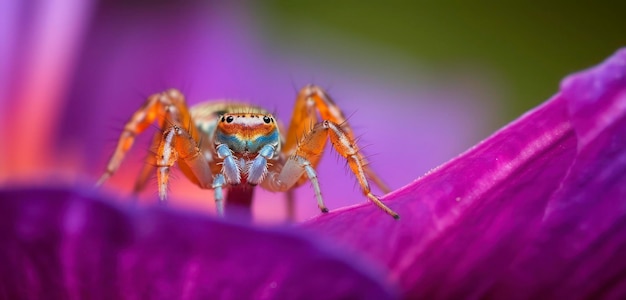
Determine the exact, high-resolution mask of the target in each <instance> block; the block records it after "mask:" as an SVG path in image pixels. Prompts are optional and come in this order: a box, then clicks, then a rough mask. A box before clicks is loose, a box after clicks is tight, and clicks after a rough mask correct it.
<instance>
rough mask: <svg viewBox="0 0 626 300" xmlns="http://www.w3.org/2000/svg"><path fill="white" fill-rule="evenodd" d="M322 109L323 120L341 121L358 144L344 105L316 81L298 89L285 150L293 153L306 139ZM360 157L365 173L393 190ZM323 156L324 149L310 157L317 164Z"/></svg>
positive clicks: (324, 141) (352, 139) (343, 129)
mask: <svg viewBox="0 0 626 300" xmlns="http://www.w3.org/2000/svg"><path fill="white" fill-rule="evenodd" d="M318 113H319V115H320V117H321V119H322V120H326V121H330V122H332V123H334V124H337V125H338V127H339V128H341V130H342V132H343V135H345V138H346V139H348V140H350V141H352V144H355V142H354V141H355V137H354V133H353V130H352V128H351V127H350V125H349V124H348V121H347V119H346V117H345V116H344V115H343V113H342V112H341V109H340V108H339V107H338V106H337V105H336V104H335V102H334V101H333V100H332V99H331V98H330V96H329V95H328V94H327V93H326V92H325V91H324V89H322V88H321V87H318V86H315V85H308V86H305V87H304V88H302V89H301V90H300V92H299V93H298V97H297V99H296V104H295V106H294V109H293V115H292V118H291V123H290V124H289V130H288V132H287V138H286V141H285V144H284V145H283V147H282V152H283V153H285V154H287V155H290V154H293V153H294V152H295V151H296V148H297V146H298V144H300V143H302V141H301V139H302V137H304V135H305V134H307V133H308V132H309V131H311V129H312V128H313V126H314V125H315V124H317V123H319V121H320V120H319V118H318ZM325 143H326V139H324V140H323V141H320V147H321V148H322V149H323V148H324V145H325ZM359 157H360V161H361V164H362V170H363V173H364V174H365V175H366V176H367V177H368V178H369V179H371V180H372V182H374V184H376V186H378V187H379V188H380V189H381V190H382V191H383V192H384V193H388V192H390V191H391V190H390V189H389V187H388V186H387V185H386V184H385V183H384V182H383V181H382V180H381V179H380V177H378V175H376V173H375V172H374V171H373V170H372V169H371V168H370V167H368V165H367V161H366V160H365V158H364V157H363V156H361V155H360V154H359ZM320 158H321V152H320V153H319V154H318V155H317V156H315V157H312V156H310V157H309V158H308V159H309V162H310V163H311V166H312V167H313V168H315V167H316V166H317V164H318V163H319V160H320ZM300 183H302V182H300Z"/></svg>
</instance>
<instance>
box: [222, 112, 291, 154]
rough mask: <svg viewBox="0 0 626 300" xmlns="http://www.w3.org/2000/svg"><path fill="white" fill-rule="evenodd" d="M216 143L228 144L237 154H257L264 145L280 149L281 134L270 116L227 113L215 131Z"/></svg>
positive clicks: (274, 120)
mask: <svg viewBox="0 0 626 300" xmlns="http://www.w3.org/2000/svg"><path fill="white" fill-rule="evenodd" d="M215 143H216V144H226V145H227V146H228V148H230V149H231V150H232V151H233V152H235V153H244V154H250V153H256V152H258V151H259V150H260V149H261V147H263V146H264V145H267V144H270V145H273V146H274V147H275V148H278V146H279V143H280V133H279V132H278V125H277V124H276V119H274V117H273V116H272V115H270V114H257V113H226V114H223V115H222V116H221V117H220V119H219V120H218V123H217V128H216V129H215Z"/></svg>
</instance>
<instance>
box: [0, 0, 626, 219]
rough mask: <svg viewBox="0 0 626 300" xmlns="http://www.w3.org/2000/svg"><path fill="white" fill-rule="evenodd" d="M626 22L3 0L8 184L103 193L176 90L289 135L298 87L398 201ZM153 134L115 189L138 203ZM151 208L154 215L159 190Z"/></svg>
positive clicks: (194, 193) (618, 38) (618, 7)
mask: <svg viewBox="0 0 626 300" xmlns="http://www.w3.org/2000/svg"><path fill="white" fill-rule="evenodd" d="M624 11H626V5H625V4H623V3H617V1H615V3H609V2H607V3H602V2H594V3H592V4H585V3H582V2H581V3H570V2H568V1H556V2H555V1H546V2H542V3H531V2H528V3H506V4H503V3H497V2H496V3H472V4H471V5H470V4H465V2H462V1H458V2H456V1H439V2H432V1H431V2H426V1H424V2H422V1H417V2H410V3H409V2H408V1H407V2H406V3H404V2H384V3H383V2H380V3H368V4H367V5H366V4H363V3H362V2H357V1H258V2H252V1H249V2H241V1H239V2H238V1H231V2H227V1H172V0H168V1H165V0H160V1H140V0H131V1H114V0H109V1H95V0H75V1H64V0H49V1H45V0H42V1H34V0H30V1H19V0H7V1H2V2H0V126H1V127H0V184H1V185H3V186H15V185H24V184H31V183H37V184H41V183H53V184H56V183H65V184H67V183H74V182H82V183H84V184H87V185H90V184H93V183H94V182H95V181H96V180H97V178H98V177H99V176H100V174H101V172H102V171H103V170H104V166H105V164H106V161H107V160H108V158H109V155H110V154H111V153H112V151H113V149H114V147H115V143H116V139H117V137H118V135H119V133H120V132H121V129H122V127H123V124H124V122H125V121H126V120H127V119H128V117H129V116H130V115H131V113H132V112H133V111H134V110H135V109H137V108H138V107H139V106H140V105H141V104H142V103H143V101H144V99H145V97H146V96H147V95H149V94H151V93H154V92H159V91H162V90H164V89H166V88H170V87H176V88H179V89H181V90H182V91H183V92H184V93H185V94H186V95H187V99H188V102H189V103H190V104H194V103H199V102H202V101H206V100H209V99H239V100H244V101H249V102H251V103H254V104H257V105H263V106H266V107H267V108H268V109H270V110H272V111H275V112H276V113H275V114H276V115H277V117H279V118H280V119H282V120H284V121H285V122H288V120H289V118H290V114H291V109H292V107H293V102H294V99H295V94H296V93H297V91H298V89H299V88H300V87H302V86H304V85H305V84H308V83H314V84H318V85H320V86H322V87H324V88H326V89H327V90H328V91H329V92H330V94H331V95H332V96H333V98H334V99H335V101H336V102H337V103H338V104H339V105H340V106H341V107H342V108H343V109H344V111H345V113H346V114H347V115H349V116H350V119H349V121H350V123H351V124H352V125H353V126H354V128H355V130H356V133H357V135H359V136H360V137H361V138H360V143H361V145H362V146H363V148H364V151H365V153H366V154H367V155H368V157H369V160H370V161H371V163H372V166H373V168H374V169H375V170H377V171H378V173H379V174H380V175H381V177H383V178H384V179H385V180H386V181H387V182H388V184H389V185H390V186H391V187H392V188H394V189H397V188H400V187H402V186H404V185H406V184H408V183H410V182H411V181H413V180H414V179H416V178H418V177H419V176H422V175H423V174H425V173H426V172H428V170H430V169H432V168H435V167H436V166H438V165H440V164H442V163H444V162H445V161H447V160H449V159H451V158H453V157H454V156H456V155H458V154H459V153H461V152H463V151H465V150H466V149H468V148H469V147H471V146H472V145H474V144H475V143H477V142H479V141H480V140H481V139H483V138H485V137H487V136H488V135H489V134H490V133H492V132H493V131H495V130H497V129H498V128H500V127H501V126H503V125H504V124H506V123H508V122H509V121H511V120H513V119H514V118H516V117H517V116H519V115H520V114H522V113H523V112H525V111H527V110H529V109H531V108H532V107H534V106H536V105H538V104H540V103H541V102H543V101H545V100H546V99H548V98H549V97H550V96H551V95H553V94H554V93H555V92H556V91H557V90H558V85H559V82H560V80H561V79H562V78H563V77H564V76H566V75H567V74H570V73H572V72H575V71H578V70H581V69H584V68H587V67H589V66H591V65H594V64H596V63H598V62H600V61H601V60H603V59H604V58H605V57H607V56H608V55H610V54H611V53H613V52H614V51H615V50H616V49H618V48H619V47H621V46H624V44H626V18H624V17H623V12H624ZM149 131H150V132H149V133H146V134H145V135H144V136H143V137H142V138H140V139H139V140H138V142H137V144H136V146H135V147H134V149H133V150H132V151H131V152H130V153H129V155H128V157H127V159H126V160H125V164H124V165H123V166H122V168H121V169H120V170H119V172H118V173H117V174H116V175H115V176H114V177H113V178H112V179H111V180H110V181H109V182H108V183H107V184H106V185H105V186H104V189H105V190H106V191H107V192H108V193H112V194H115V195H120V196H124V197H121V198H120V199H125V200H123V201H128V199H129V198H128V197H126V196H128V195H129V194H130V191H131V189H132V184H133V180H134V178H135V176H136V175H137V173H138V171H139V169H140V168H141V166H142V164H143V163H144V162H143V159H144V157H145V156H146V155H147V152H148V150H149V149H148V148H149V146H148V143H149V140H150V137H151V136H152V134H154V132H155V129H154V128H152V129H151V130H149ZM327 152H328V151H327ZM325 156H326V157H325V159H323V162H322V164H321V166H320V167H319V176H320V182H321V187H322V192H323V194H324V196H325V200H326V202H327V205H328V206H329V207H330V208H331V209H336V208H339V207H342V206H346V205H353V204H357V203H361V202H364V201H365V199H364V198H363V197H362V196H361V193H360V191H359V189H358V186H357V185H356V181H355V180H354V179H353V177H352V176H351V175H350V174H349V173H348V171H347V168H346V166H345V162H343V161H342V160H341V159H339V158H338V156H337V155H336V154H334V153H332V152H330V153H326V154H325ZM170 190H171V198H172V201H171V203H172V205H173V206H177V207H184V208H185V209H194V210H200V211H205V212H207V213H211V212H212V211H213V209H214V208H213V202H212V193H211V192H210V191H203V190H200V189H199V188H197V187H194V186H193V185H191V184H189V183H188V182H187V181H186V179H185V178H184V176H182V174H179V175H178V176H176V178H175V179H174V181H173V184H172V186H171V188H170ZM296 196H297V218H298V219H299V220H304V219H308V218H311V217H313V216H315V215H317V214H318V213H319V212H318V210H317V207H316V204H315V199H314V197H313V192H312V190H311V188H310V186H308V185H304V186H303V187H301V188H299V189H298V190H297V193H296ZM121 201H122V200H121ZM140 201H141V202H142V203H146V204H150V203H155V201H156V189H155V185H154V184H152V185H150V188H149V189H148V190H147V191H145V192H144V193H142V194H141V195H140ZM283 202H284V196H283V195H282V194H273V193H269V192H262V191H259V192H257V195H256V199H255V202H254V212H255V216H256V218H257V219H258V220H260V221H269V222H273V221H280V220H282V219H283V218H284V206H283Z"/></svg>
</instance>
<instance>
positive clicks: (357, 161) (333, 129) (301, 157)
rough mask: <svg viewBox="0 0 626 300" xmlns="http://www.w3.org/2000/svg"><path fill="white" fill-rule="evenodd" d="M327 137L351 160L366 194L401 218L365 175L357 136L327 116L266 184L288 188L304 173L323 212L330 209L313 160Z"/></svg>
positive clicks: (272, 188) (338, 150)
mask: <svg viewBox="0 0 626 300" xmlns="http://www.w3.org/2000/svg"><path fill="white" fill-rule="evenodd" d="M326 139H330V141H331V143H332V145H333V148H334V149H335V150H336V151H337V152H338V153H339V154H340V155H341V156H343V157H344V158H345V159H346V160H347V161H348V165H349V166H350V169H351V170H352V172H353V173H354V175H356V177H357V180H358V182H359V185H360V186H361V190H362V191H363V194H364V195H365V196H366V197H367V198H369V199H370V200H371V201H372V202H374V204H376V206H378V207H380V208H381V209H382V210H384V211H385V212H386V213H387V214H389V215H391V216H392V217H393V218H394V219H398V218H399V215H398V214H397V213H396V212H394V211H393V210H391V209H390V208H389V207H387V206H386V205H385V204H384V203H383V202H382V201H380V199H378V197H376V196H375V195H374V194H372V192H371V189H370V185H369V183H368V181H367V177H366V172H365V161H364V159H363V156H362V155H361V154H360V153H359V151H358V147H357V146H356V142H355V140H354V139H353V138H351V137H350V136H349V135H347V134H346V133H345V132H344V131H343V130H342V129H341V127H340V126H339V125H338V124H336V123H334V122H331V121H328V120H326V121H323V122H321V123H317V124H316V125H315V126H313V128H312V129H311V131H309V132H308V133H307V134H306V135H305V136H304V137H303V138H302V140H301V141H300V143H298V145H297V147H296V151H295V154H294V155H292V156H290V157H289V158H288V159H287V162H286V163H285V165H284V166H283V168H282V169H281V171H280V173H275V172H274V173H270V174H269V177H268V178H267V179H266V180H265V182H264V183H265V187H266V188H267V189H269V190H275V191H286V190H288V189H290V188H291V187H293V186H294V185H296V184H297V182H298V181H299V179H300V178H301V177H302V176H303V175H306V176H307V178H308V179H309V180H310V181H311V183H312V184H313V189H314V190H315V197H316V198H317V204H318V206H319V208H320V210H321V211H322V212H324V213H326V212H328V208H326V206H325V205H324V201H323V199H322V193H321V189H320V186H319V181H318V180H317V173H316V172H315V169H314V168H313V166H312V164H311V160H315V159H316V158H317V157H319V156H320V155H321V154H322V152H323V151H324V145H325V143H326Z"/></svg>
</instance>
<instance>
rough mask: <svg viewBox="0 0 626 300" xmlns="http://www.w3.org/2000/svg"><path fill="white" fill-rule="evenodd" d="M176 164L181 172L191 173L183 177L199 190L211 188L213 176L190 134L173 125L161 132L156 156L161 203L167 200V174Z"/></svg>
mask: <svg viewBox="0 0 626 300" xmlns="http://www.w3.org/2000/svg"><path fill="white" fill-rule="evenodd" d="M176 162H178V164H179V165H180V166H181V170H183V172H185V170H188V171H189V172H190V173H191V174H185V175H186V176H187V177H188V178H190V179H191V180H192V181H194V182H195V183H196V184H198V185H199V186H200V187H201V188H211V185H212V183H213V176H212V174H211V169H210V168H209V163H208V161H207V160H206V158H205V157H204V156H203V155H202V153H201V152H200V149H199V148H198V145H197V143H196V141H195V140H194V139H193V138H192V137H191V134H190V133H189V132H188V131H187V130H185V129H184V128H182V127H179V126H176V125H174V126H171V127H169V128H168V129H166V130H165V131H164V132H163V138H162V139H161V143H160V144H159V148H158V150H157V155H156V167H157V182H158V186H159V199H160V200H161V202H165V200H166V199H167V183H168V180H169V172H170V168H171V167H172V166H173V165H174V164H175V163H176ZM219 204H220V205H221V203H219Z"/></svg>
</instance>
